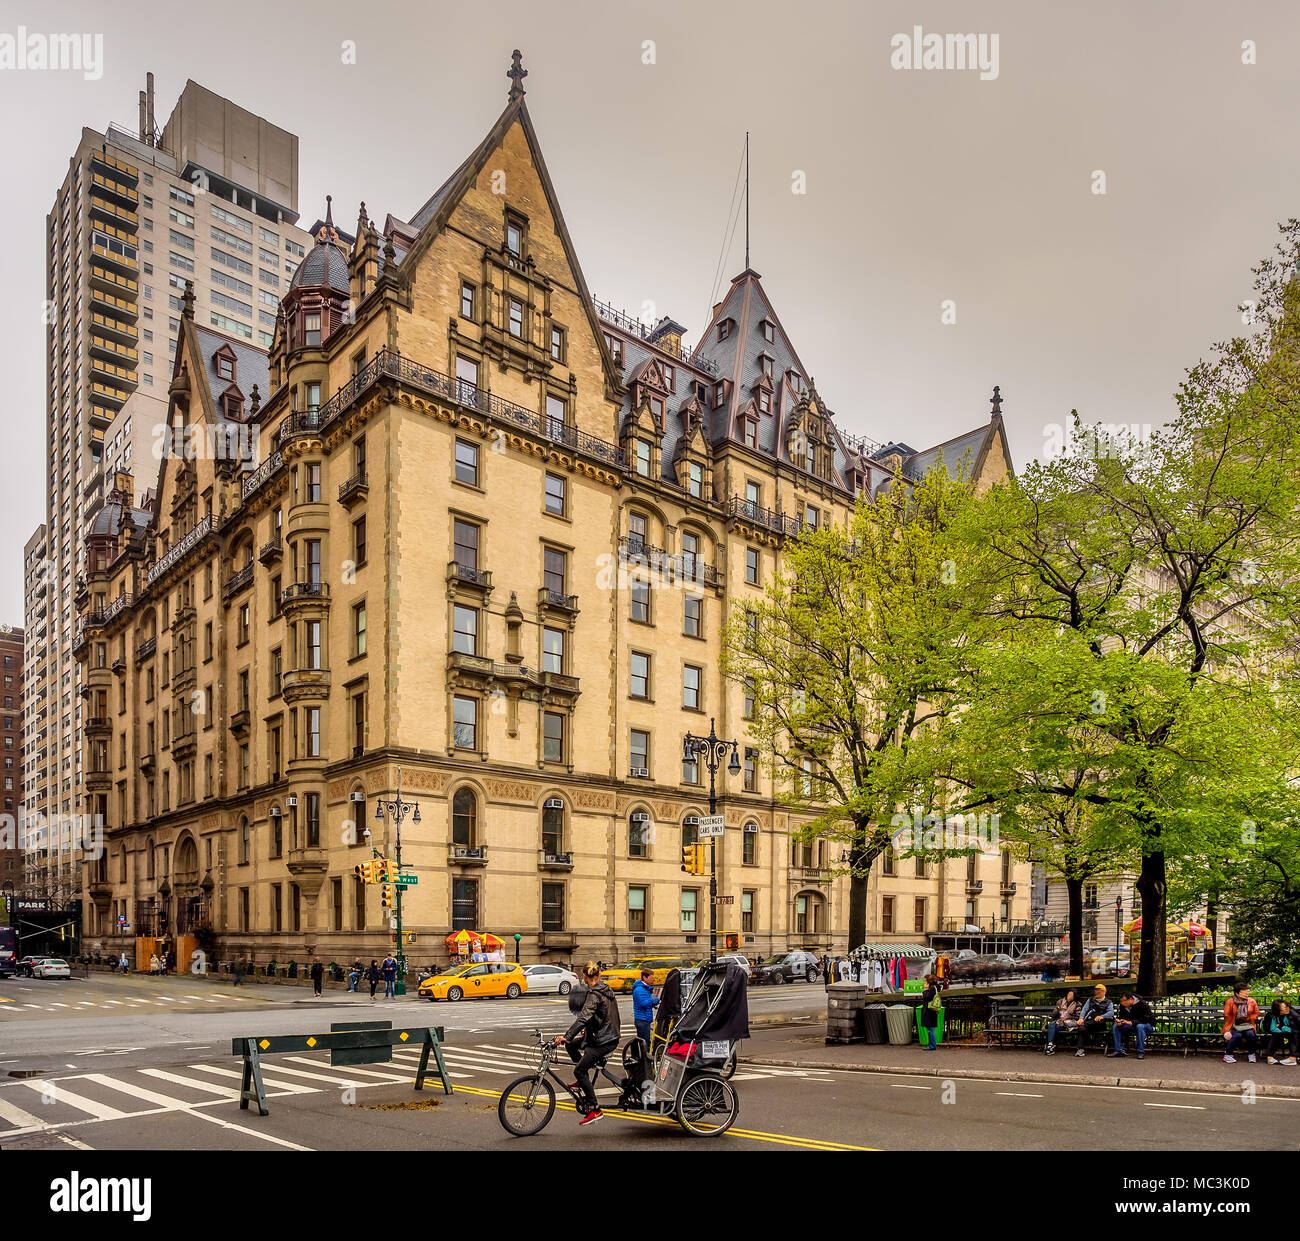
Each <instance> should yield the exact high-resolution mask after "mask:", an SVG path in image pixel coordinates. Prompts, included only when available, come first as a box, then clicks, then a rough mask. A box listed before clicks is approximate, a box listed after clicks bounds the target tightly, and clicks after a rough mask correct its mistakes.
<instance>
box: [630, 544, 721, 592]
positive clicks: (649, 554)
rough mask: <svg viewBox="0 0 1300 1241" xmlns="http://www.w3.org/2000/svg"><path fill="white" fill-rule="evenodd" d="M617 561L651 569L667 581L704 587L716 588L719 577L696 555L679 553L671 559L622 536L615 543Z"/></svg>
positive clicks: (669, 556) (670, 556) (671, 556)
mask: <svg viewBox="0 0 1300 1241" xmlns="http://www.w3.org/2000/svg"><path fill="white" fill-rule="evenodd" d="M618 555H619V559H620V560H622V561H623V563H624V564H629V565H635V566H639V567H642V568H646V569H651V570H653V571H654V572H655V573H656V574H659V575H661V576H663V577H665V578H667V579H668V580H669V581H670V582H699V583H701V584H703V585H705V586H718V585H720V584H721V582H722V576H721V574H719V573H718V571H717V569H716V568H714V566H713V565H711V564H708V563H706V562H705V561H703V560H701V559H700V558H699V556H695V555H689V554H685V553H683V554H682V555H679V556H674V555H673V554H672V553H671V552H666V551H664V549H663V548H662V547H652V546H650V544H649V543H645V542H642V541H641V540H640V539H638V538H636V537H635V536H634V535H624V536H623V537H622V538H621V539H620V540H619V542H618Z"/></svg>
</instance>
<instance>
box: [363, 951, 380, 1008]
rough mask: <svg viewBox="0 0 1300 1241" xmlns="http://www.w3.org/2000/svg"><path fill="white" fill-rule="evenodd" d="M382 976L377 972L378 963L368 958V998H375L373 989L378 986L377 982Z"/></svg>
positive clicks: (372, 958)
mask: <svg viewBox="0 0 1300 1241" xmlns="http://www.w3.org/2000/svg"><path fill="white" fill-rule="evenodd" d="M382 977H383V975H382V974H381V973H380V972H379V962H378V961H376V960H375V959H374V957H371V958H370V964H369V965H368V966H366V982H368V983H369V984H370V998H371V999H372V1000H373V999H374V998H375V988H376V987H377V986H379V980H380V978H382Z"/></svg>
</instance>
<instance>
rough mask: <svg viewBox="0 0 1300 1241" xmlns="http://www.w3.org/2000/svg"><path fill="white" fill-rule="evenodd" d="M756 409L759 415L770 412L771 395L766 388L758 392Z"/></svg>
mask: <svg viewBox="0 0 1300 1241" xmlns="http://www.w3.org/2000/svg"><path fill="white" fill-rule="evenodd" d="M758 408H759V412H760V413H764V414H770V413H771V412H772V394H771V393H770V392H769V391H768V390H767V389H766V388H760V389H759V391H758Z"/></svg>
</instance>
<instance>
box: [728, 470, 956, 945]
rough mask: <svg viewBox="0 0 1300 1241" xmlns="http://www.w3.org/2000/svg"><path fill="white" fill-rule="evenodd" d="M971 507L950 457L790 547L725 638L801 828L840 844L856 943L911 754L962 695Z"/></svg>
mask: <svg viewBox="0 0 1300 1241" xmlns="http://www.w3.org/2000/svg"><path fill="white" fill-rule="evenodd" d="M974 502H976V501H975V500H974V497H973V494H972V491H971V489H970V487H969V486H968V485H967V483H966V481H965V479H964V478H963V477H961V476H960V475H958V476H956V477H954V476H953V475H950V474H949V473H948V472H947V470H946V469H945V468H944V467H943V465H942V464H939V465H937V466H936V467H935V468H933V469H932V470H931V471H930V473H929V474H927V475H926V477H925V478H923V479H921V480H920V481H919V482H917V483H916V484H915V486H909V485H907V484H906V483H905V482H904V481H903V480H901V479H900V478H897V477H896V478H895V479H894V481H893V484H892V486H890V487H888V488H885V489H883V490H882V491H881V492H880V494H879V495H878V496H877V498H875V499H874V500H871V501H867V500H863V501H861V502H860V503H859V505H858V507H857V508H856V510H855V512H854V514H853V516H852V518H851V520H850V521H849V523H848V525H847V527H836V526H827V527H824V528H822V529H820V530H817V531H812V532H806V533H804V534H803V535H802V536H800V537H799V538H798V539H795V540H792V541H791V542H790V543H788V544H787V546H786V548H785V552H784V562H783V567H782V570H781V572H780V573H779V574H778V575H777V576H776V578H775V580H773V581H772V582H771V583H770V585H768V587H767V588H766V591H765V593H764V595H763V596H762V597H761V598H758V599H756V600H755V601H754V602H752V603H749V604H746V605H745V606H744V607H743V608H742V609H738V611H737V613H736V614H735V615H734V616H733V618H732V620H731V622H730V623H729V625H728V628H727V631H726V634H725V637H724V653H723V670H724V672H725V674H726V675H727V676H728V677H729V678H730V679H732V680H733V681H736V682H740V683H742V684H744V686H745V687H746V689H745V692H746V695H747V696H748V697H751V698H752V699H753V701H754V706H755V710H754V713H753V718H752V719H751V720H750V721H749V723H748V725H747V727H748V730H749V733H750V735H751V737H752V738H753V739H754V740H755V741H756V742H758V743H759V745H760V747H761V749H762V751H763V753H764V754H765V756H766V762H767V764H768V765H769V766H770V768H771V770H772V771H773V773H774V777H775V779H774V785H775V787H776V788H777V791H778V796H779V798H780V799H781V801H782V802H783V803H784V804H786V805H788V806H790V807H791V808H792V809H794V810H796V811H801V812H803V813H806V814H808V815H810V816H812V818H811V820H810V821H809V822H807V823H806V824H805V825H804V826H803V827H802V828H801V829H800V830H799V832H798V837H799V838H802V839H803V840H812V839H814V838H817V837H824V838H827V839H829V840H831V841H836V842H840V843H842V845H843V851H844V853H845V854H846V855H847V859H848V863H847V864H848V870H849V873H850V876H851V878H850V889H849V920H848V921H849V925H848V932H849V946H850V948H852V947H855V946H857V945H858V944H861V943H863V942H864V941H865V939H866V932H867V886H868V875H869V873H870V869H871V864H872V862H874V860H875V859H876V858H877V857H878V856H879V855H880V854H881V853H882V852H884V850H885V849H887V848H888V847H890V836H891V832H892V830H893V828H892V826H891V820H892V818H893V816H894V813H895V811H896V810H897V809H898V806H899V805H900V802H901V799H902V798H903V797H904V796H905V795H906V790H907V789H908V787H909V786H910V785H911V784H914V783H915V778H916V777H915V773H914V771H913V770H912V769H911V767H910V766H909V762H908V753H909V750H910V748H911V747H912V746H913V745H914V744H916V742H917V740H918V738H919V737H921V736H922V735H924V734H925V732H926V730H927V729H930V728H933V727H936V726H937V724H938V722H939V721H940V720H942V719H943V717H944V715H945V714H946V713H947V712H948V711H949V710H951V708H952V706H953V704H954V703H955V702H956V701H958V699H959V696H960V690H961V685H962V681H963V679H964V676H965V651H966V649H967V647H968V646H969V644H970V642H971V640H972V635H973V634H974V633H975V632H976V631H977V629H978V626H979V624H980V621H979V615H980V609H979V608H978V606H976V605H977V604H978V602H979V599H978V594H977V592H978V586H977V584H976V582H975V579H973V578H972V577H971V576H969V575H966V576H963V575H961V574H959V573H958V570H957V564H956V560H955V558H954V556H955V552H956V546H955V545H954V544H953V542H952V540H951V538H950V536H949V534H948V527H949V525H950V524H951V522H952V521H953V519H954V517H955V515H956V514H957V513H958V512H959V511H960V510H962V509H963V508H964V507H965V506H967V505H969V504H971V503H974Z"/></svg>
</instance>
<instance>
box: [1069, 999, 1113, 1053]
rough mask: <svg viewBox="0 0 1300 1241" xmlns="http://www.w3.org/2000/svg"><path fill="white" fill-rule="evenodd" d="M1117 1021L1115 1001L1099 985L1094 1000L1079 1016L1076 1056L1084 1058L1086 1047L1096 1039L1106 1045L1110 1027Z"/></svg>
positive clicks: (1091, 1000)
mask: <svg viewBox="0 0 1300 1241" xmlns="http://www.w3.org/2000/svg"><path fill="white" fill-rule="evenodd" d="M1114 1019H1115V1004H1114V1001H1112V1000H1109V999H1107V998H1106V988H1105V987H1103V986H1102V985H1101V983H1098V984H1097V985H1096V986H1095V987H1093V989H1092V998H1091V999H1090V1000H1089V1001H1088V1002H1087V1003H1086V1004H1085V1005H1084V1006H1083V1012H1081V1013H1080V1014H1079V1050H1078V1051H1076V1052H1075V1053H1074V1054H1075V1055H1076V1056H1082V1055H1083V1054H1084V1050H1083V1048H1084V1045H1085V1044H1086V1043H1087V1042H1088V1040H1089V1039H1091V1038H1093V1037H1096V1038H1099V1039H1101V1040H1102V1043H1103V1045H1104V1044H1105V1039H1106V1035H1107V1033H1108V1032H1109V1026H1110V1023H1111V1022H1112V1021H1114Z"/></svg>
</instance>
